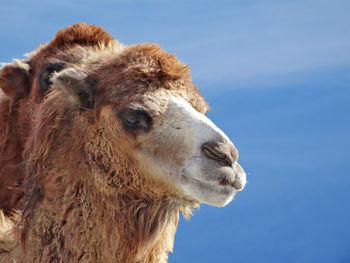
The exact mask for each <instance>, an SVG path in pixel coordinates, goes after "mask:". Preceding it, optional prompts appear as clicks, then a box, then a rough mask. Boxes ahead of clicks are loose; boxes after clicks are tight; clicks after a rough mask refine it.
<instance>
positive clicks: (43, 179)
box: [0, 23, 246, 263]
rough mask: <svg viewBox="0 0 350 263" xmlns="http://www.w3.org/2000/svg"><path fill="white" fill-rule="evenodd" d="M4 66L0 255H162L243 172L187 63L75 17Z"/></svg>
mask: <svg viewBox="0 0 350 263" xmlns="http://www.w3.org/2000/svg"><path fill="white" fill-rule="evenodd" d="M27 56H28V59H27V60H14V61H13V62H12V63H8V64H4V66H3V67H2V69H1V70H0V88H1V90H2V93H1V96H0V123H1V127H0V139H1V140H0V167H1V170H0V209H1V211H0V262H140V263H141V262H167V260H168V253H170V252H172V250H173V243H174V236H175V232H176V229H177V224H178V220H179V213H182V214H183V215H184V216H185V217H186V218H188V217H189V216H190V215H191V213H192V211H193V209H196V208H198V207H199V205H200V204H209V205H213V206H217V207H222V206H225V205H227V204H228V203H229V202H230V201H231V200H232V199H233V198H234V196H235V195H236V193H237V192H239V191H241V190H243V188H244V187H245V184H246V174H245V172H244V170H243V169H242V168H241V166H240V165H239V163H238V162H237V160H238V151H237V149H236V148H235V146H234V144H233V143H232V142H231V141H230V139H229V138H228V137H227V136H226V135H225V134H224V133H223V131H221V130H220V129H219V128H218V127H217V126H215V124H214V123H213V122H211V121H210V120H209V119H208V118H207V117H206V116H205V114H206V112H207V111H208V110H209V106H208V104H207V102H206V101H205V100H204V98H203V97H202V96H201V94H200V93H199V90H198V89H197V87H196V86H195V85H194V84H193V82H192V78H191V75H190V69H189V67H188V66H186V65H184V64H182V63H181V62H180V61H179V60H177V58H176V57H175V55H171V54H169V53H167V52H165V51H163V50H162V49H161V47H160V46H158V45H157V44H149V43H146V44H137V45H130V46H125V45H122V44H120V43H119V42H118V41H117V40H115V39H114V38H113V37H112V36H111V35H110V34H109V33H107V32H106V31H105V30H104V29H103V28H102V27H99V26H95V25H87V24H84V23H79V24H76V25H73V26H69V27H67V28H65V29H62V30H60V31H59V32H58V33H57V35H56V36H55V38H54V39H53V40H52V41H51V42H49V43H47V44H45V45H42V46H40V47H39V48H38V49H36V50H35V51H34V52H31V53H29V54H28V55H27Z"/></svg>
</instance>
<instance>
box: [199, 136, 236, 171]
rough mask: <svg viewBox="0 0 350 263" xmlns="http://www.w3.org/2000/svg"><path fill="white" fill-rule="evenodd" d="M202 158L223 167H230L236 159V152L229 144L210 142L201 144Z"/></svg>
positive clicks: (216, 141) (217, 141)
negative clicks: (204, 157) (213, 161)
mask: <svg viewBox="0 0 350 263" xmlns="http://www.w3.org/2000/svg"><path fill="white" fill-rule="evenodd" d="M202 152H203V154H204V156H206V157H207V158H209V159H212V160H215V161H217V162H218V163H220V164H222V165H224V166H232V164H233V163H234V162H235V161H236V160H237V158H238V152H237V150H236V148H235V147H234V146H233V144H231V143H225V142H222V141H219V140H211V141H208V142H206V143H203V144H202Z"/></svg>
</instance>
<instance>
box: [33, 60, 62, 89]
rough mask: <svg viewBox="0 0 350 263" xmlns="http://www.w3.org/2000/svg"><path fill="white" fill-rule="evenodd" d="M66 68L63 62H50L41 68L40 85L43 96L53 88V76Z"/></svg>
mask: <svg viewBox="0 0 350 263" xmlns="http://www.w3.org/2000/svg"><path fill="white" fill-rule="evenodd" d="M64 66H65V65H64V63H63V62H48V63H46V64H44V65H43V66H42V67H41V69H40V73H39V84H40V90H41V93H42V94H45V93H46V92H47V91H48V90H49V89H50V88H51V85H52V82H51V80H50V77H51V76H52V73H54V72H55V71H60V70H62V69H63V68H64Z"/></svg>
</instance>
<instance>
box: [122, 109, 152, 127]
mask: <svg viewBox="0 0 350 263" xmlns="http://www.w3.org/2000/svg"><path fill="white" fill-rule="evenodd" d="M119 117H120V118H121V120H122V123H123V126H124V127H125V128H126V129H127V130H131V131H135V130H144V131H147V130H149V129H150V128H151V122H152V118H151V116H150V115H149V113H148V112H147V111H145V110H144V109H139V108H136V109H135V108H125V109H123V110H121V111H120V112H119Z"/></svg>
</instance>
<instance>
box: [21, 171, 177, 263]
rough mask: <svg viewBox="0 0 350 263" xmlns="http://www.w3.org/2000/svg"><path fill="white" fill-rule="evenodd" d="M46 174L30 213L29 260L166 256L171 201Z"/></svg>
mask: <svg viewBox="0 0 350 263" xmlns="http://www.w3.org/2000/svg"><path fill="white" fill-rule="evenodd" d="M50 176H51V178H50V177H47V180H48V181H47V182H45V183H44V185H45V188H44V189H41V190H40V191H41V195H42V198H41V200H40V201H38V202H37V205H36V207H35V213H34V214H33V215H31V218H29V220H30V221H29V224H28V232H27V234H26V242H25V245H26V251H27V254H26V256H27V257H28V260H29V261H31V260H33V261H35V260H37V261H40V262H46V261H50V260H52V259H57V260H59V261H60V260H61V261H62V262H77V261H79V260H82V261H83V262H85V261H86V262H166V261H167V255H168V253H169V252H171V251H172V247H173V239H174V235H175V231H176V228H177V222H178V216H179V209H177V208H176V206H174V205H171V204H170V203H169V202H168V201H164V200H160V199H159V200H152V199H147V198H145V197H144V196H142V195H139V194H137V193H130V194H123V195H122V196H118V195H113V194H106V193H101V192H97V191H96V188H95V185H94V184H92V182H91V181H90V180H88V179H87V180H86V181H81V179H78V180H74V181H70V180H67V178H72V176H74V174H65V173H56V172H55V171H52V174H51V175H50ZM86 176H89V175H88V174H86ZM77 177H78V176H77ZM79 177H80V176H79ZM79 177H78V178H79Z"/></svg>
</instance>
